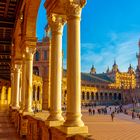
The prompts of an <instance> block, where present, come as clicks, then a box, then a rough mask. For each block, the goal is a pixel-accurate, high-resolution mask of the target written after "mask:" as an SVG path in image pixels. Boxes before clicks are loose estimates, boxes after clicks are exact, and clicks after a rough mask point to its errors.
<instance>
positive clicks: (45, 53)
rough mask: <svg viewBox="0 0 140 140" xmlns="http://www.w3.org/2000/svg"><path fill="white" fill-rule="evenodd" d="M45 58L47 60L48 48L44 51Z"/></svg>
mask: <svg viewBox="0 0 140 140" xmlns="http://www.w3.org/2000/svg"><path fill="white" fill-rule="evenodd" d="M44 60H47V50H45V51H44Z"/></svg>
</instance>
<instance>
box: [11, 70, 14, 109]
mask: <svg viewBox="0 0 140 140" xmlns="http://www.w3.org/2000/svg"><path fill="white" fill-rule="evenodd" d="M10 104H11V105H12V106H13V105H14V70H13V69H12V70H11V103H10Z"/></svg>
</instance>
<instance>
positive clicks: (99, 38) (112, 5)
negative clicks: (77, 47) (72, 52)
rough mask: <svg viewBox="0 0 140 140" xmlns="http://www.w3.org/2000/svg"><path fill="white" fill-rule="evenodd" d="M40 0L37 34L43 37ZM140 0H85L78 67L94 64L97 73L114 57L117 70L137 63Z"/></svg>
mask: <svg viewBox="0 0 140 140" xmlns="http://www.w3.org/2000/svg"><path fill="white" fill-rule="evenodd" d="M44 1H45V0H42V2H41V5H40V9H39V13H38V19H37V37H38V39H41V38H42V37H43V36H45V33H44V27H45V25H46V23H47V21H46V11H45V9H44V7H43V3H44ZM139 6H140V0H87V4H86V6H85V7H84V8H83V10H82V17H81V70H82V71H83V72H89V70H90V68H91V65H92V64H94V66H95V68H96V70H97V73H100V72H104V71H106V69H107V67H108V66H109V67H110V68H112V65H113V62H114V59H116V61H117V64H118V65H119V69H120V70H121V71H127V68H128V66H129V64H130V63H131V64H132V66H133V67H134V68H136V65H137V59H136V52H138V40H139V38H140V8H139ZM66 34H67V33H66V26H65V27H64V33H63V51H64V67H66V46H67V45H66V44H67V35H66Z"/></svg>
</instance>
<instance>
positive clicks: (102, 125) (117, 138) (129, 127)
mask: <svg viewBox="0 0 140 140" xmlns="http://www.w3.org/2000/svg"><path fill="white" fill-rule="evenodd" d="M82 118H83V120H84V122H85V125H87V126H88V128H89V133H90V134H91V135H92V136H91V138H93V139H94V140H140V120H139V119H135V120H132V119H131V116H128V115H124V114H119V115H115V118H114V121H113V122H112V120H111V116H110V115H95V116H91V115H88V112H86V111H84V112H83V117H82Z"/></svg>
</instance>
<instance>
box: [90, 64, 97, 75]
mask: <svg viewBox="0 0 140 140" xmlns="http://www.w3.org/2000/svg"><path fill="white" fill-rule="evenodd" d="M90 74H96V69H95V68H94V65H92V67H91V69H90Z"/></svg>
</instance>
